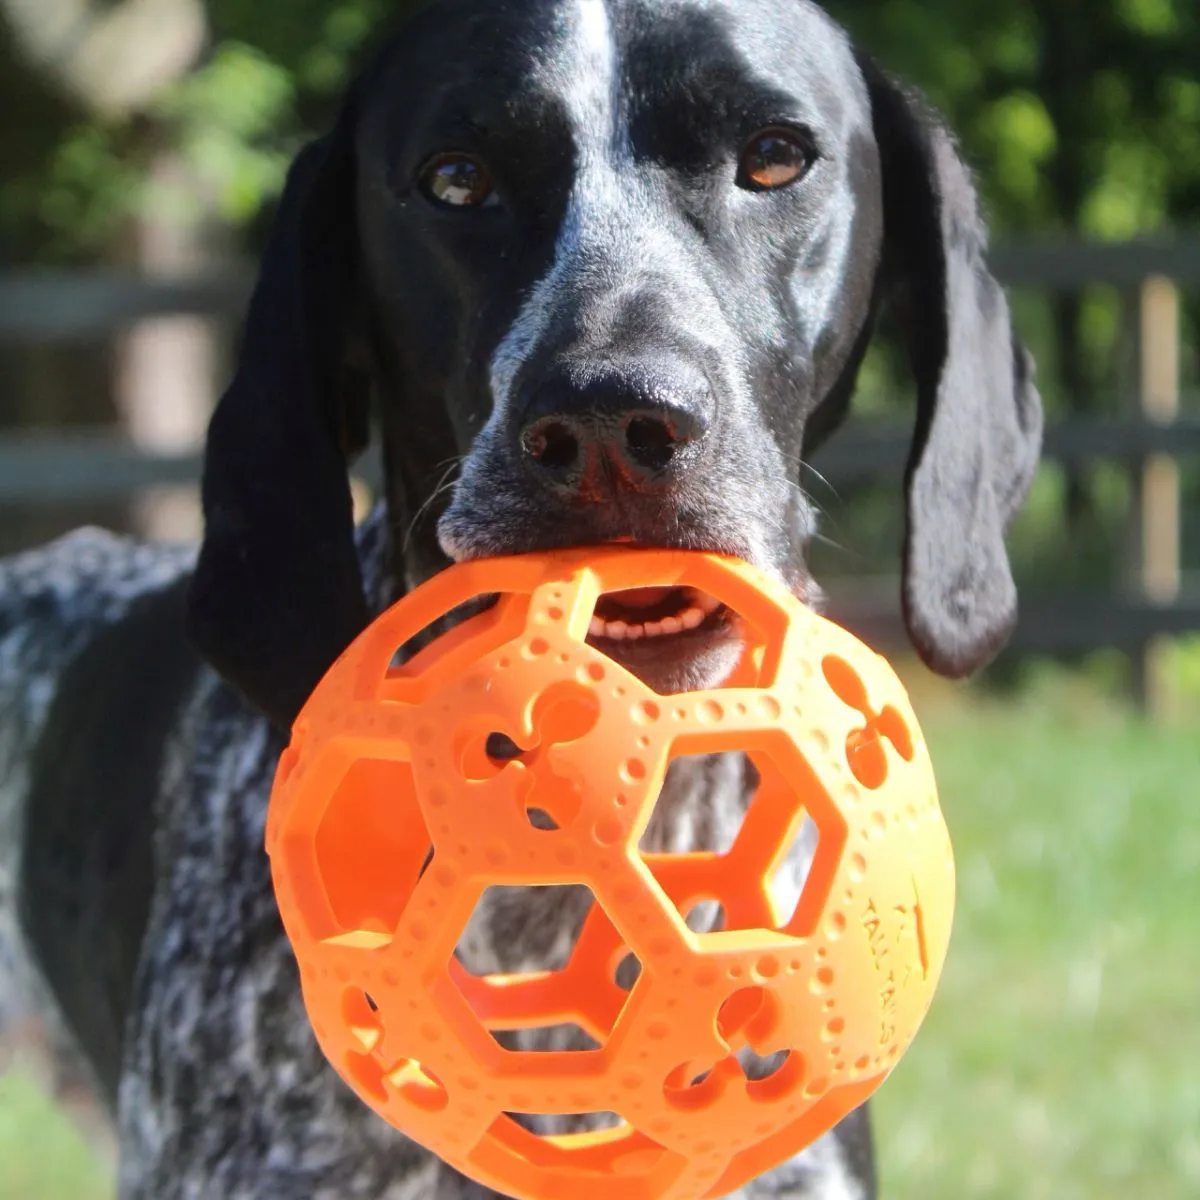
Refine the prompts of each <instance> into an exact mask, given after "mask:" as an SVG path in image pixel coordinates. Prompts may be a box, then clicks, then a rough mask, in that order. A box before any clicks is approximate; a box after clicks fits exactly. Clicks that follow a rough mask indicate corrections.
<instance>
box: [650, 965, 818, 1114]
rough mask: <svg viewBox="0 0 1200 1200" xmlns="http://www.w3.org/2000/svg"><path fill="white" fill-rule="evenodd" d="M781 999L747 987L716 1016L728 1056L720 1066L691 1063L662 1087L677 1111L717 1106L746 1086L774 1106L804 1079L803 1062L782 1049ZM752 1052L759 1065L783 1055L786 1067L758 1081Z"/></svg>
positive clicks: (778, 1067) (780, 1066) (780, 1065)
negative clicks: (749, 1065) (730, 1091)
mask: <svg viewBox="0 0 1200 1200" xmlns="http://www.w3.org/2000/svg"><path fill="white" fill-rule="evenodd" d="M781 1015H782V1014H781V1011H780V1002H779V999H778V997H777V996H776V995H775V994H774V993H773V992H770V991H768V989H766V988H763V987H745V988H741V989H740V990H739V991H736V992H734V993H733V995H732V996H730V997H728V998H727V999H726V1000H725V1002H724V1003H723V1004H722V1005H721V1008H720V1010H719V1011H718V1013H717V1019H716V1027H717V1034H718V1036H719V1037H720V1039H721V1041H722V1042H724V1044H725V1046H726V1047H727V1048H728V1050H729V1054H727V1055H726V1056H725V1057H724V1058H722V1059H720V1060H719V1061H717V1062H716V1063H712V1064H708V1063H703V1062H686V1063H681V1064H680V1065H679V1066H677V1067H676V1068H675V1069H674V1070H673V1071H672V1072H671V1073H670V1074H669V1075H668V1076H667V1078H666V1079H665V1080H664V1081H663V1095H664V1096H665V1097H666V1099H667V1101H668V1102H669V1103H670V1104H672V1105H674V1106H675V1107H676V1108H686V1109H700V1108H708V1107H709V1106H711V1105H713V1104H715V1103H716V1102H717V1101H718V1100H719V1099H720V1098H721V1096H722V1095H724V1093H725V1089H726V1088H728V1087H729V1086H730V1085H732V1084H741V1085H742V1086H744V1087H745V1089H746V1094H747V1095H748V1096H749V1097H750V1098H751V1099H754V1100H774V1099H777V1098H778V1097H780V1096H784V1095H786V1094H787V1093H788V1092H790V1091H791V1090H792V1089H793V1088H795V1087H797V1086H798V1085H799V1084H800V1083H801V1082H802V1081H803V1079H804V1073H805V1064H804V1059H803V1058H802V1057H801V1056H800V1055H799V1054H797V1053H795V1051H789V1050H784V1049H782V1048H781V1047H779V1046H778V1045H777V1039H778V1031H779V1024H780V1017H781ZM745 1050H749V1051H752V1052H753V1054H754V1056H755V1057H756V1058H757V1059H758V1061H759V1062H760V1063H763V1064H764V1065H766V1064H767V1062H768V1060H769V1059H771V1058H772V1057H777V1056H778V1055H780V1054H782V1055H783V1056H784V1057H783V1059H782V1061H781V1062H779V1063H778V1064H776V1065H775V1066H774V1068H773V1069H770V1070H769V1072H768V1073H767V1074H765V1075H763V1076H762V1077H759V1078H751V1077H750V1076H749V1075H748V1074H747V1072H746V1068H745V1064H744V1063H743V1061H742V1052H743V1051H745Z"/></svg>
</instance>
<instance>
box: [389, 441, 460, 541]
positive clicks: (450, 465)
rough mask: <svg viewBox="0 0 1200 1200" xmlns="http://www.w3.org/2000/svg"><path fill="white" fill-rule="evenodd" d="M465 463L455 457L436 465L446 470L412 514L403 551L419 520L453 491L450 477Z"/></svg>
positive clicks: (452, 481) (410, 539) (405, 533)
mask: <svg viewBox="0 0 1200 1200" xmlns="http://www.w3.org/2000/svg"><path fill="white" fill-rule="evenodd" d="M465 461H466V459H465V456H464V455H455V456H454V457H453V458H448V459H444V460H443V462H441V463H438V466H439V467H440V466H442V465H443V464H445V465H446V469H445V470H444V471H443V472H442V475H441V478H440V479H439V480H438V482H437V483H436V484H435V485H434V489H433V491H432V492H430V493H429V495H428V496H426V497H425V499H424V500H423V501H422V503H421V506H420V507H419V508H418V509H417V511H416V512H415V513H413V516H412V520H411V521H409V523H408V528H407V529H406V530H405V531H404V538H403V541H402V546H403V549H405V550H407V549H408V547H409V544H410V543H411V542H412V537H413V534H414V533H415V532H416V528H417V524H418V523H419V522H420V520H421V518H422V517H423V516H424V515H425V514H426V513H427V512H428V511H429V509H430V508H431V507H432V506H433V504H434V503H436V501H437V500H438V499H439V498H440V497H441V496H444V495H445V494H446V493H447V492H450V491H452V490H453V489H454V484H455V482H456V481H455V480H454V479H452V478H451V475H453V473H454V471H455V469H456V468H458V467H459V466H461V465H462V464H463V462H465ZM435 470H436V468H435Z"/></svg>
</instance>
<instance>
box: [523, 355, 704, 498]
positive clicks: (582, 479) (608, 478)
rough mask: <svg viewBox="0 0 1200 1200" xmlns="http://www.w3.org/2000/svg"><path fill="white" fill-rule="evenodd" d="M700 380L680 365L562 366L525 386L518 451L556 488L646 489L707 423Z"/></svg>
mask: <svg viewBox="0 0 1200 1200" xmlns="http://www.w3.org/2000/svg"><path fill="white" fill-rule="evenodd" d="M712 417H713V397H712V389H711V388H710V387H709V385H708V381H707V380H706V379H705V378H704V377H703V376H702V375H701V374H700V373H699V372H696V371H691V370H688V369H686V368H681V369H679V370H672V371H670V372H669V373H659V372H654V373H647V372H644V371H631V372H610V373H605V374H601V375H596V376H593V377H591V378H589V379H587V380H584V381H581V380H579V379H578V378H575V377H572V376H570V375H568V374H565V373H564V374H557V375H554V376H552V377H550V378H548V379H545V380H543V381H542V382H541V383H540V384H539V386H537V387H536V388H535V389H533V390H532V391H531V392H530V394H529V398H528V401H527V403H526V404H525V405H524V406H523V408H522V411H521V416H520V420H519V441H520V451H521V454H522V456H523V457H524V459H525V461H526V462H527V463H528V464H529V465H530V466H531V467H532V469H533V470H534V471H535V472H536V473H537V475H538V476H539V477H540V478H541V480H542V481H543V482H544V483H546V484H547V485H549V486H551V487H553V488H554V489H555V490H558V491H566V492H571V493H588V492H592V491H596V490H597V489H604V488H612V487H622V488H627V489H632V490H650V489H653V488H655V487H658V486H663V485H665V484H667V483H669V482H670V481H671V479H673V478H674V477H676V476H677V475H678V474H679V473H680V472H681V471H683V470H685V469H686V468H687V466H688V465H689V461H690V459H692V458H694V457H695V455H696V451H697V449H698V447H699V445H700V443H701V442H703V440H704V438H705V436H706V435H707V433H708V431H709V428H710V426H711V424H712Z"/></svg>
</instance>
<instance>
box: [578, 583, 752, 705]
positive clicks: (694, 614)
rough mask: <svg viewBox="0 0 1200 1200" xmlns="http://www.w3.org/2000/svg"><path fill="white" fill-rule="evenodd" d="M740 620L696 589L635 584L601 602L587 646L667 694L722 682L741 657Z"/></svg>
mask: <svg viewBox="0 0 1200 1200" xmlns="http://www.w3.org/2000/svg"><path fill="white" fill-rule="evenodd" d="M739 624H740V622H739V620H738V617H737V615H736V614H735V613H733V612H732V611H731V610H730V609H728V608H727V607H726V606H725V605H724V604H722V603H721V602H720V601H719V600H717V599H716V598H715V597H713V596H710V595H708V594H707V593H705V592H702V591H699V590H698V589H696V588H691V587H642V588H631V589H629V590H627V591H620V592H606V593H605V594H604V595H603V596H601V597H600V599H599V600H598V601H597V602H596V608H595V611H594V613H593V615H592V620H591V625H590V626H589V629H588V644H589V645H591V646H594V647H595V648H596V649H597V650H600V651H601V652H603V653H604V654H606V655H608V657H609V658H611V659H613V660H614V661H616V662H618V663H620V664H621V665H622V666H624V667H626V668H627V669H628V670H630V671H632V672H633V673H634V674H635V675H637V676H638V677H639V678H640V679H641V680H642V681H643V682H644V683H646V684H648V685H649V686H650V687H652V688H654V689H655V690H656V691H658V692H660V693H661V694H663V695H668V694H671V693H675V692H684V691H692V690H696V689H700V688H708V687H717V686H719V685H720V684H721V683H722V682H723V681H724V679H725V678H726V677H727V676H728V675H729V673H730V672H731V671H732V670H733V668H734V666H735V665H736V664H737V660H738V658H739V656H740V652H741V644H742V639H741V631H740V629H739Z"/></svg>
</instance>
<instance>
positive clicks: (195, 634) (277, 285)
mask: <svg viewBox="0 0 1200 1200" xmlns="http://www.w3.org/2000/svg"><path fill="white" fill-rule="evenodd" d="M353 107H354V106H353V103H352V102H351V103H348V104H347V106H346V109H345V111H344V112H343V113H342V116H341V118H340V119H339V121H338V124H337V126H336V128H335V129H334V130H333V132H332V133H331V134H329V135H328V136H326V137H324V138H321V139H320V140H318V141H315V142H313V143H311V144H310V145H308V146H307V147H306V148H305V149H304V150H303V151H301V153H300V155H299V157H298V158H297V159H296V161H295V163H294V164H293V166H292V168H291V171H290V172H289V175H288V179H287V185H286V187H285V189H284V193H283V198H282V200H281V202H280V205H279V210H278V213H277V215H276V217H275V221H274V225H273V226H272V229H271V233H270V237H269V240H268V244H267V247H266V251H265V253H264V256H263V259H262V264H261V267H260V272H259V277H258V282H257V284H256V286H255V289H254V294H253V297H252V298H251V301H250V308H249V312H248V314H247V318H246V324H245V333H244V340H243V344H242V350H241V355H240V357H239V360H238V363H237V369H236V372H235V374H234V377H233V381H232V382H231V383H230V385H229V387H228V389H227V390H226V392H225V394H224V395H223V396H222V397H221V400H220V402H219V403H218V405H217V408H216V411H215V412H214V414H213V418H212V422H211V424H210V426H209V431H208V445H207V452H206V457H205V462H204V479H203V503H204V517H205V534H204V541H203V544H202V546H201V549H200V557H199V561H198V563H197V566H196V571H195V575H194V577H193V580H192V584H191V590H190V593H189V596H188V615H187V620H188V632H189V635H190V637H191V639H192V640H193V642H194V643H195V644H196V646H197V648H198V649H199V650H200V652H201V653H202V654H203V655H204V656H205V658H207V659H208V660H209V661H210V662H211V663H212V664H213V665H214V666H215V667H216V668H217V670H218V671H220V673H221V674H222V675H223V676H224V677H225V678H226V679H228V680H229V681H230V682H231V683H232V684H234V686H236V687H237V688H238V689H239V690H240V691H242V692H243V693H244V694H245V695H246V696H247V697H248V698H249V699H250V701H251V702H252V703H253V704H255V705H256V706H257V707H258V708H260V709H262V710H263V711H264V712H265V713H266V714H267V715H268V716H269V717H270V718H271V719H272V720H273V721H274V722H275V723H276V724H277V725H279V726H280V727H282V728H284V729H286V728H287V727H289V726H290V725H291V722H292V721H293V720H294V718H295V716H296V713H297V712H298V711H299V709H300V707H301V705H302V704H303V703H304V701H305V699H306V698H307V697H308V694H309V692H310V691H311V690H312V688H313V687H314V686H315V685H316V684H317V682H318V681H319V679H320V677H321V676H322V674H323V673H324V672H325V670H326V669H327V668H328V667H329V665H330V664H331V663H332V662H333V661H334V659H335V658H336V657H337V656H338V655H339V654H340V653H341V652H342V650H343V649H344V648H345V647H346V645H347V644H348V643H349V642H350V641H351V640H352V639H353V638H354V637H355V636H356V635H357V634H358V633H359V631H360V630H361V629H362V628H363V627H364V626H365V624H366V622H367V605H366V600H365V598H364V595H363V585H362V578H361V572H360V569H359V564H358V557H357V554H356V552H355V545H354V520H353V505H352V501H351V494H350V485H349V479H348V474H347V454H348V452H349V451H350V449H351V448H350V447H348V446H347V445H346V438H345V431H346V429H347V428H348V421H347V416H346V413H345V412H344V411H343V407H342V403H341V395H340V390H341V384H342V377H343V365H342V348H343V339H344V334H345V329H344V325H345V322H346V315H347V312H348V310H349V309H350V308H351V306H352V304H353V301H354V287H355V275H356V255H357V250H356V236H355V215H354V207H355V206H354V174H355V170H354V167H355V161H354V146H353V133H354V118H353Z"/></svg>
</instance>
